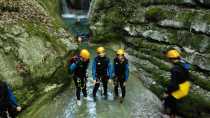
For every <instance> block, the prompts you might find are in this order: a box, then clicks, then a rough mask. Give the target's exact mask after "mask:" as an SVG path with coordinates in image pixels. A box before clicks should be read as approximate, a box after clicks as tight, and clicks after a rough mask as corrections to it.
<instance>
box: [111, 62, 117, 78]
mask: <svg viewBox="0 0 210 118" xmlns="http://www.w3.org/2000/svg"><path fill="white" fill-rule="evenodd" d="M115 67H116V66H115V60H114V61H113V65H112V79H114V78H115V75H116V74H115Z"/></svg>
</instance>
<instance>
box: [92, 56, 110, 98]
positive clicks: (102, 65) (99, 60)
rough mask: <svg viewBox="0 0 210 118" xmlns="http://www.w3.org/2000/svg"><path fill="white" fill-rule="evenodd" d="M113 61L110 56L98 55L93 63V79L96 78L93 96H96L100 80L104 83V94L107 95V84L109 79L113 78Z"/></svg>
mask: <svg viewBox="0 0 210 118" xmlns="http://www.w3.org/2000/svg"><path fill="white" fill-rule="evenodd" d="M111 68H112V67H111V63H110V60H109V58H108V57H99V56H97V57H96V58H95V59H94V61H93V65H92V74H93V80H96V84H95V87H94V89H93V97H96V92H97V90H98V88H99V86H100V81H102V83H103V87H104V95H105V96H107V84H108V79H110V78H111V75H112V69H111Z"/></svg>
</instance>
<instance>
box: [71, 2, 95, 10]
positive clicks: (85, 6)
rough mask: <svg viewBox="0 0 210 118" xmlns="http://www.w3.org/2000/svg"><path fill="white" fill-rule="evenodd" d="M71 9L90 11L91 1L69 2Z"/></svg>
mask: <svg viewBox="0 0 210 118" xmlns="http://www.w3.org/2000/svg"><path fill="white" fill-rule="evenodd" d="M67 2H68V4H69V6H70V9H77V10H89V7H90V2H91V0H67Z"/></svg>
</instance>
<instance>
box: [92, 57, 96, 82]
mask: <svg viewBox="0 0 210 118" xmlns="http://www.w3.org/2000/svg"><path fill="white" fill-rule="evenodd" d="M92 76H93V80H96V59H94V61H93V64H92Z"/></svg>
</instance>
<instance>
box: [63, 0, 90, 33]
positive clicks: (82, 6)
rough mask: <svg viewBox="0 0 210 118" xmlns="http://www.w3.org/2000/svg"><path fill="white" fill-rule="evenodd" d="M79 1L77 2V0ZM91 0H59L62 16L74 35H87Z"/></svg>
mask: <svg viewBox="0 0 210 118" xmlns="http://www.w3.org/2000/svg"><path fill="white" fill-rule="evenodd" d="M78 1H79V2H78ZM90 3H91V0H69V1H68V0H61V5H62V15H61V16H62V18H63V20H64V22H65V23H66V24H67V26H68V29H69V31H70V32H72V33H73V34H74V35H75V36H80V35H88V34H89V32H90V31H89V23H88V13H89V9H90Z"/></svg>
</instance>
